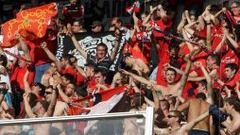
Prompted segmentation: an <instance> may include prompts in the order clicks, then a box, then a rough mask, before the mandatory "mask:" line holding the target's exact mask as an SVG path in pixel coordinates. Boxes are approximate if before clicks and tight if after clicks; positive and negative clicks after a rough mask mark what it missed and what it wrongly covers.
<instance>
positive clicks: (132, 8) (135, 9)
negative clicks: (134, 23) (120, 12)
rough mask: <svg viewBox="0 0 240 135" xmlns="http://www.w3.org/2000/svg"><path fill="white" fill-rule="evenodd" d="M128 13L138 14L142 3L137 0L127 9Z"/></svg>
mask: <svg viewBox="0 0 240 135" xmlns="http://www.w3.org/2000/svg"><path fill="white" fill-rule="evenodd" d="M126 11H127V12H128V13H129V14H132V13H133V12H135V13H138V12H139V11H140V2H139V1H138V0H136V1H135V2H134V3H133V4H132V5H131V6H129V7H127V9H126Z"/></svg>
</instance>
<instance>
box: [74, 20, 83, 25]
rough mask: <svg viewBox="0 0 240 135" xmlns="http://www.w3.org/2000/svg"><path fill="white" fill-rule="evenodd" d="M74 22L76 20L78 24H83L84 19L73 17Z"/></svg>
mask: <svg viewBox="0 0 240 135" xmlns="http://www.w3.org/2000/svg"><path fill="white" fill-rule="evenodd" d="M75 22H77V23H78V24H79V25H81V26H83V24H84V19H82V18H78V19H75V20H74V21H73V23H75Z"/></svg>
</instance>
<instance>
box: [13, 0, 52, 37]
mask: <svg viewBox="0 0 240 135" xmlns="http://www.w3.org/2000/svg"><path fill="white" fill-rule="evenodd" d="M56 15H57V6H56V4H55V3H50V4H47V5H43V6H39V7H35V8H30V9H26V10H23V11H21V12H19V13H17V15H16V16H17V19H18V20H22V23H23V24H24V26H25V27H24V29H25V30H26V31H27V32H31V33H33V34H34V35H35V36H37V37H38V38H41V37H43V36H44V35H45V33H46V31H47V26H48V24H50V21H51V18H52V17H54V16H56Z"/></svg>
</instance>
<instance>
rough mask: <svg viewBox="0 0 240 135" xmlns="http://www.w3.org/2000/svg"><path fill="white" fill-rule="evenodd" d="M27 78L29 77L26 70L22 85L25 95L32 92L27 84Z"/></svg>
mask: <svg viewBox="0 0 240 135" xmlns="http://www.w3.org/2000/svg"><path fill="white" fill-rule="evenodd" d="M28 76H29V71H28V70H27V71H26V73H25V75H24V77H23V85H24V90H25V93H30V92H31V91H32V90H31V87H30V84H29V83H28Z"/></svg>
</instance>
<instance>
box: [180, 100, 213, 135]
mask: <svg viewBox="0 0 240 135" xmlns="http://www.w3.org/2000/svg"><path fill="white" fill-rule="evenodd" d="M209 106H210V104H209V103H208V102H206V101H204V100H203V99H201V98H197V99H190V100H188V101H186V102H185V103H183V104H182V105H180V106H179V107H178V108H177V110H178V111H180V112H181V111H183V110H185V109H187V108H188V116H187V121H188V122H191V121H193V120H195V119H196V118H197V117H198V116H199V115H201V114H202V113H204V112H206V111H208V108H209ZM211 125H212V124H211V119H210V117H207V118H205V119H204V120H203V121H201V122H199V123H198V124H196V126H194V127H193V129H192V130H191V131H190V132H189V135H196V134H201V135H210V133H212V131H211V129H212V128H211V127H210V126H211Z"/></svg>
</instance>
